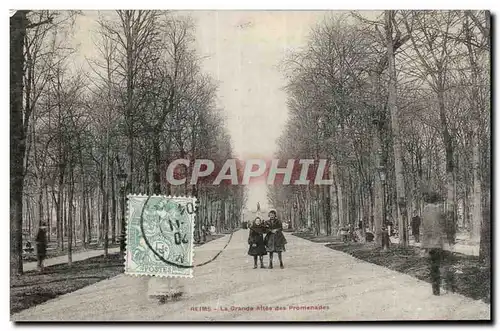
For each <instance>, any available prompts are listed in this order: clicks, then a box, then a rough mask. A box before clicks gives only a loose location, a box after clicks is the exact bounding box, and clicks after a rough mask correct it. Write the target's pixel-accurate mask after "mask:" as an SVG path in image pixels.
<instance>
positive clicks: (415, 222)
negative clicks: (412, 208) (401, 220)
mask: <svg viewBox="0 0 500 331" xmlns="http://www.w3.org/2000/svg"><path fill="white" fill-rule="evenodd" d="M411 231H412V232H413V233H419V231H420V216H413V218H412V219H411Z"/></svg>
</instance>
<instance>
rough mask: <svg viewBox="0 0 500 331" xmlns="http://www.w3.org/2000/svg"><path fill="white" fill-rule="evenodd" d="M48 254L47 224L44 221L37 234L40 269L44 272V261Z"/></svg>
mask: <svg viewBox="0 0 500 331" xmlns="http://www.w3.org/2000/svg"><path fill="white" fill-rule="evenodd" d="M46 256H47V225H46V224H45V223H42V224H41V225H40V228H39V229H38V233H37V235H36V257H37V261H38V264H37V267H38V271H40V272H43V267H44V266H43V261H44V260H45V257H46Z"/></svg>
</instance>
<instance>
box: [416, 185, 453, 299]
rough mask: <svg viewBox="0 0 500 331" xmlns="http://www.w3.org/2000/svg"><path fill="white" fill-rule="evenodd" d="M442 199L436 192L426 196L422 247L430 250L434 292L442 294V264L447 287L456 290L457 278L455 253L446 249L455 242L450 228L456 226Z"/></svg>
mask: <svg viewBox="0 0 500 331" xmlns="http://www.w3.org/2000/svg"><path fill="white" fill-rule="evenodd" d="M441 200H442V199H441V197H440V196H439V194H438V193H436V192H432V193H430V194H427V195H426V197H425V202H426V205H425V207H424V211H423V213H422V248H425V249H426V250H428V252H429V263H430V275H431V281H432V293H433V294H434V295H439V294H440V285H441V271H440V267H441V266H443V267H444V268H443V269H444V272H445V279H446V287H447V289H449V290H451V291H452V292H454V291H455V279H454V274H453V271H452V266H453V253H451V252H448V251H446V250H445V249H444V248H445V247H446V246H447V245H452V244H453V243H454V238H453V237H454V232H451V231H450V230H449V229H450V228H454V227H453V226H452V225H450V224H449V223H452V222H450V220H449V219H447V217H446V215H445V213H444V206H443V204H442V203H441Z"/></svg>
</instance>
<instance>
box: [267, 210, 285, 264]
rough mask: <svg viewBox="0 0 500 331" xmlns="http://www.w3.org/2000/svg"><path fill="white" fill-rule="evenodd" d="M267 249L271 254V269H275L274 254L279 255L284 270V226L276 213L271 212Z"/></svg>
mask: <svg viewBox="0 0 500 331" xmlns="http://www.w3.org/2000/svg"><path fill="white" fill-rule="evenodd" d="M265 243H266V249H267V251H268V252H269V269H272V268H273V253H274V252H277V253H278V259H279V261H280V268H281V269H283V268H284V265H283V259H282V257H281V252H284V251H285V245H286V243H287V242H286V238H285V236H284V235H283V224H282V223H281V221H280V220H279V219H278V218H277V217H276V211H275V210H271V211H270V212H269V221H268V228H267V235H266V238H265Z"/></svg>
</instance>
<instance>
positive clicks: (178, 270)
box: [125, 195, 196, 277]
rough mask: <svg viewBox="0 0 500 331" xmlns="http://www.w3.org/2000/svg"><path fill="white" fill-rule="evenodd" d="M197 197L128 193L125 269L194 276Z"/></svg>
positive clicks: (131, 273)
mask: <svg viewBox="0 0 500 331" xmlns="http://www.w3.org/2000/svg"><path fill="white" fill-rule="evenodd" d="M195 207H196V198H194V197H175V196H174V197H171V196H159V195H154V196H146V195H129V196H128V212H127V243H126V244H127V249H126V257H125V273H126V274H129V275H147V276H156V277H193V268H192V265H193V252H194V251H193V231H194V216H195V212H196V210H195Z"/></svg>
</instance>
